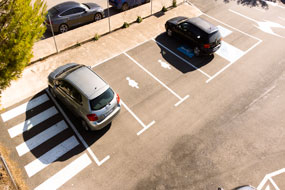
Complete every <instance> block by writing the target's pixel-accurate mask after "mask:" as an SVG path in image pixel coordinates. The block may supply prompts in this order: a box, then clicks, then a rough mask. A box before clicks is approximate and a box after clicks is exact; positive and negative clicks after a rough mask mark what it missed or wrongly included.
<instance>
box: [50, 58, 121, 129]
mask: <svg viewBox="0 0 285 190" xmlns="http://www.w3.org/2000/svg"><path fill="white" fill-rule="evenodd" d="M48 86H49V91H50V93H51V94H52V96H54V97H55V98H57V100H59V101H60V102H62V103H63V105H65V106H66V108H68V109H69V110H70V111H71V112H72V113H73V114H74V115H75V116H76V117H78V118H79V119H80V120H81V123H82V126H83V127H84V128H85V129H86V130H90V129H91V130H99V129H102V128H103V127H105V126H107V125H108V124H109V123H110V122H111V121H112V120H113V119H114V118H115V117H116V116H117V115H118V113H119V112H120V110H121V105H120V97H119V95H118V94H116V93H115V92H114V91H113V90H112V88H111V87H110V86H109V85H108V84H107V83H106V82H105V81H104V80H103V79H102V78H101V77H100V76H98V75H97V74H96V73H95V72H94V71H92V70H91V69H90V68H89V67H87V66H84V65H79V64H76V63H69V64H66V65H63V66H60V67H58V68H57V69H55V70H54V71H53V72H52V73H50V74H49V76H48Z"/></svg>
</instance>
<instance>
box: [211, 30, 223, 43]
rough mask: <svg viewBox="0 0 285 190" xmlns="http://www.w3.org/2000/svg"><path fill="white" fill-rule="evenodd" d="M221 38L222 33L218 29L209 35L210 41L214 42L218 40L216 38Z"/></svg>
mask: <svg viewBox="0 0 285 190" xmlns="http://www.w3.org/2000/svg"><path fill="white" fill-rule="evenodd" d="M220 39H221V34H220V32H219V31H216V32H214V33H212V34H210V35H209V43H214V42H216V40H220Z"/></svg>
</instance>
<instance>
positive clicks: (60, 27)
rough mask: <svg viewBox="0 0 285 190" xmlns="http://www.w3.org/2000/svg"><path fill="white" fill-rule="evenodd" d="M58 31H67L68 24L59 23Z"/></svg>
mask: <svg viewBox="0 0 285 190" xmlns="http://www.w3.org/2000/svg"><path fill="white" fill-rule="evenodd" d="M58 30H59V32H60V33H64V32H67V31H68V26H67V24H61V25H60V26H59V29H58Z"/></svg>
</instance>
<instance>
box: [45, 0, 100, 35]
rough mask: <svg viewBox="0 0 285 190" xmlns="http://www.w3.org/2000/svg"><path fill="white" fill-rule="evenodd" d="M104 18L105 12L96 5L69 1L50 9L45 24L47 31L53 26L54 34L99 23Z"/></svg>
mask: <svg viewBox="0 0 285 190" xmlns="http://www.w3.org/2000/svg"><path fill="white" fill-rule="evenodd" d="M48 16H50V20H49V18H48ZM103 17H104V10H103V8H102V7H100V6H99V5H97V4H96V3H77V2H74V1H67V2H64V3H60V4H58V5H56V6H54V7H52V8H51V9H49V10H48V14H47V17H46V22H45V23H46V27H47V30H49V31H50V30H51V26H52V28H53V31H54V32H60V33H63V32H67V31H68V30H69V29H70V28H72V27H76V26H79V25H83V24H86V23H89V22H93V21H97V20H100V19H102V18H103Z"/></svg>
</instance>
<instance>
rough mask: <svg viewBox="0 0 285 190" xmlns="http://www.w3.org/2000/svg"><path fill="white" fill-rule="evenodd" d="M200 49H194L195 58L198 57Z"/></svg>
mask: <svg viewBox="0 0 285 190" xmlns="http://www.w3.org/2000/svg"><path fill="white" fill-rule="evenodd" d="M200 52H201V51H200V49H199V48H198V47H195V48H194V54H195V55H196V56H199V55H200Z"/></svg>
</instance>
